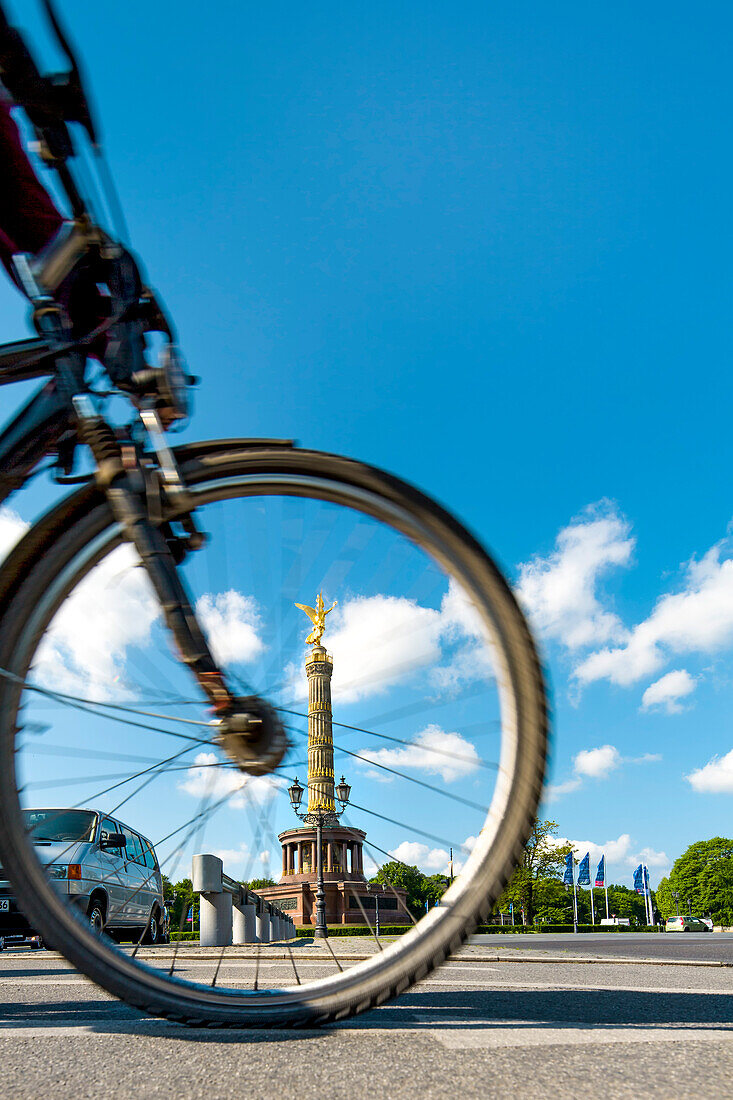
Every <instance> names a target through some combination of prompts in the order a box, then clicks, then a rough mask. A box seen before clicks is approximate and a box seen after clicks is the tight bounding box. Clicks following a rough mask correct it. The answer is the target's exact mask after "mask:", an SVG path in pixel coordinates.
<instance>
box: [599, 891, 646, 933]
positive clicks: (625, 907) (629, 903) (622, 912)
mask: <svg viewBox="0 0 733 1100" xmlns="http://www.w3.org/2000/svg"><path fill="white" fill-rule="evenodd" d="M653 905H654V891H652V906H653ZM604 908H605V899H604ZM608 911H609V913H610V914H611V916H613V917H628V918H629V920H630V921H631V923H632V924H640V925H645V924H646V923H647V916H646V905H645V902H644V895H643V894H637V892H636V890H632V889H630V888H629V887H628V886H615V885H609V887H608Z"/></svg>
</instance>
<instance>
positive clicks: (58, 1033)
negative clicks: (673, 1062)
mask: <svg viewBox="0 0 733 1100" xmlns="http://www.w3.org/2000/svg"><path fill="white" fill-rule="evenodd" d="M421 1024H428V1025H429V1026H428V1027H425V1028H422V1027H420V1025H421ZM357 1029H358V1030H359V1032H360V1033H361V1034H362V1035H363V1036H364V1037H365V1038H368V1040H369V1041H370V1042H373V1041H374V1039H376V1038H378V1037H380V1036H383V1037H387V1036H394V1035H406V1036H414V1035H415V1034H419V1035H421V1036H426V1037H428V1038H431V1039H434V1040H435V1041H436V1042H438V1043H440V1045H441V1046H443V1047H445V1048H446V1049H448V1050H477V1049H490V1048H495V1049H499V1048H506V1047H513V1048H517V1047H543V1046H598V1045H599V1044H600V1045H606V1044H611V1043H682V1042H684V1043H689V1042H698V1041H701V1042H718V1043H723V1044H726V1045H728V1044H730V1043H732V1042H733V1028H726V1027H720V1026H714V1025H713V1026H708V1027H696V1026H689V1025H680V1026H679V1027H669V1026H663V1027H656V1026H651V1027H647V1026H639V1027H628V1026H613V1025H608V1024H604V1025H599V1026H597V1027H586V1028H583V1027H578V1026H577V1025H576V1024H575V1023H573V1022H571V1021H568V1023H566V1024H561V1025H560V1026H557V1025H553V1026H552V1027H543V1026H540V1027H536V1026H532V1025H531V1024H530V1025H528V1024H527V1023H526V1022H525V1021H524V1020H474V1021H471V1022H467V1023H465V1024H463V1025H460V1026H455V1025H453V1024H450V1025H447V1026H439V1027H436V1026H435V1019H434V1018H431V1017H429V1016H416V1019H415V1024H414V1025H413V1026H408V1027H405V1026H404V1024H400V1025H399V1026H395V1027H389V1026H387V1027H369V1026H368V1025H367V1026H366V1027H365V1026H363V1023H362V1024H360V1023H357V1022H356V1021H349V1022H348V1023H344V1024H339V1025H335V1027H334V1028H330V1029H319V1028H314V1029H313V1030H315V1031H318V1032H319V1033H320V1034H322V1035H324V1036H325V1035H327V1034H328V1033H329V1031H330V1030H339V1031H343V1030H347V1031H355V1030H357ZM182 1034H183V1035H186V1036H189V1035H191V1036H193V1035H206V1036H208V1037H210V1038H211V1039H212V1041H215V1042H222V1041H226V1040H227V1039H229V1040H230V1041H233V1042H237V1041H241V1039H242V1038H243V1037H244V1036H245V1035H249V1036H257V1035H261V1034H262V1032H261V1031H259V1030H258V1029H249V1028H248V1029H241V1030H233V1031H219V1030H216V1031H213V1032H212V1031H211V1030H209V1029H207V1028H182V1027H181V1025H179V1024H173V1023H169V1022H168V1021H166V1020H153V1019H151V1020H120V1019H117V1018H114V1017H111V1016H108V1017H99V1018H97V1019H90V1020H88V1021H87V1022H85V1023H79V1024H73V1025H68V1024H64V1025H59V1026H54V1024H53V1023H49V1024H44V1025H40V1026H39V1025H34V1026H26V1025H23V1024H11V1025H9V1026H6V1027H3V1028H0V1040H2V1039H10V1040H12V1041H13V1042H17V1041H18V1040H19V1039H68V1038H71V1037H75V1038H88V1039H102V1040H104V1042H105V1043H107V1042H109V1040H110V1038H114V1036H116V1035H138V1036H143V1037H145V1036H149V1037H151V1038H176V1039H179V1038H180V1037H181V1035H182ZM267 1035H268V1037H269V1038H270V1039H272V1038H273V1037H275V1036H281V1037H282V1040H283V1042H288V1041H290V1040H292V1036H293V1033H292V1031H290V1030H288V1029H277V1028H268V1029H267Z"/></svg>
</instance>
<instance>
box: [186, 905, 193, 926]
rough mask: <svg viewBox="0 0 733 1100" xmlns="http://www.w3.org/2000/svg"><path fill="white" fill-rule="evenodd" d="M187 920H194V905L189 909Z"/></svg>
mask: <svg viewBox="0 0 733 1100" xmlns="http://www.w3.org/2000/svg"><path fill="white" fill-rule="evenodd" d="M186 920H187V921H189V922H190V921H193V906H191V908H190V909H189V911H188V916H187V917H186Z"/></svg>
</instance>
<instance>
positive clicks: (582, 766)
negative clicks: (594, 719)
mask: <svg viewBox="0 0 733 1100" xmlns="http://www.w3.org/2000/svg"><path fill="white" fill-rule="evenodd" d="M621 759H622V757H621V753H620V752H619V751H618V749H617V748H616V746H615V745H601V746H600V748H597V749H581V751H580V752H579V753H578V754H577V756H576V757H575V760H574V761H573V767H574V769H575V773H576V775H581V776H590V777H591V778H592V779H606V778H607V777H608V776H609V775H610V774H611V772H612V771H613V770H614V769H615V768H618V767H619V765H620V764H621Z"/></svg>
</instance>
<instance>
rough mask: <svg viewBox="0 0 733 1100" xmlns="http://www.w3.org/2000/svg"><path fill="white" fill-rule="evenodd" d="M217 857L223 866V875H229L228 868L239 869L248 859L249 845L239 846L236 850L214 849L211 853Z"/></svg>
mask: <svg viewBox="0 0 733 1100" xmlns="http://www.w3.org/2000/svg"><path fill="white" fill-rule="evenodd" d="M211 854H212V855H214V856H218V857H219V859H220V860H221V861H222V863H223V864H224V874H225V875H227V874H229V868H230V867H239V866H240V865H241V864H242V863H244V862H245V861H246V860H248V859H249V858H250V852H249V845H247V844H240V845H239V847H238V848H214V850H213V852H212V853H211Z"/></svg>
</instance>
